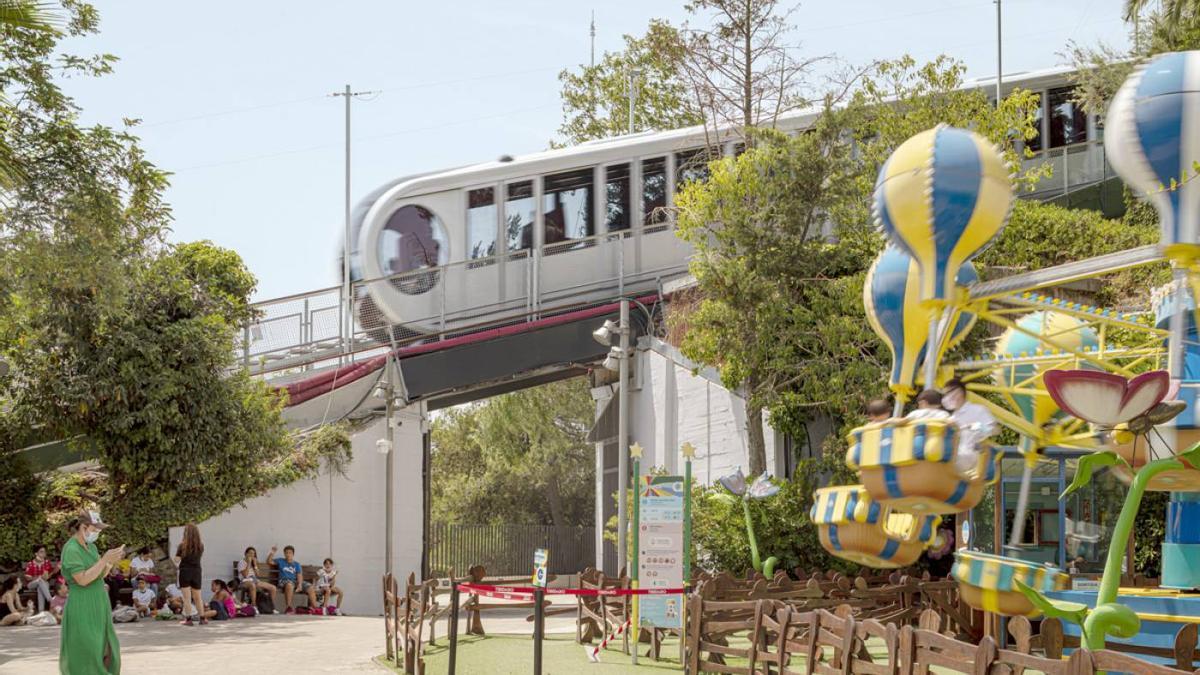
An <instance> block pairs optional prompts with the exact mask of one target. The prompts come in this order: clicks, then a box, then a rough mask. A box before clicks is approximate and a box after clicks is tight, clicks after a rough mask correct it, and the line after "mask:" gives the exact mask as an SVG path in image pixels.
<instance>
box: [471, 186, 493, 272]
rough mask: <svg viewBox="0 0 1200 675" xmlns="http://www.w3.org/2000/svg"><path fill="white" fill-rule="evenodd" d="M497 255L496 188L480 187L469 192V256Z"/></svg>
mask: <svg viewBox="0 0 1200 675" xmlns="http://www.w3.org/2000/svg"><path fill="white" fill-rule="evenodd" d="M494 255H496V190H495V188H490V187H489V188H480V189H478V190H470V191H469V192H467V257H468V258H471V259H475V258H490V257H491V256H494Z"/></svg>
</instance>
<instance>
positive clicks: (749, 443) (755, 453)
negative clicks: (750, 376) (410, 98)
mask: <svg viewBox="0 0 1200 675" xmlns="http://www.w3.org/2000/svg"><path fill="white" fill-rule="evenodd" d="M745 406H746V452H747V453H748V454H749V455H750V473H749V475H750V476H757V475H758V474H760V473H762V472H763V471H766V470H767V442H766V439H765V438H763V427H762V416H763V408H762V406H761V405H758V404H753V403H751V402H750V401H749V400H747V401H746V403H745Z"/></svg>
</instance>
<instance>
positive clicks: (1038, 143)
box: [1025, 93, 1046, 152]
mask: <svg viewBox="0 0 1200 675" xmlns="http://www.w3.org/2000/svg"><path fill="white" fill-rule="evenodd" d="M1045 108H1046V97H1045V95H1044V94H1042V93H1038V107H1037V110H1035V111H1033V128H1034V130H1036V131H1037V135H1036V136H1034V137H1033V138H1030V139H1028V140H1026V141H1025V147H1027V148H1029V149H1030V150H1032V151H1033V152H1041V151H1042V111H1043V110H1045Z"/></svg>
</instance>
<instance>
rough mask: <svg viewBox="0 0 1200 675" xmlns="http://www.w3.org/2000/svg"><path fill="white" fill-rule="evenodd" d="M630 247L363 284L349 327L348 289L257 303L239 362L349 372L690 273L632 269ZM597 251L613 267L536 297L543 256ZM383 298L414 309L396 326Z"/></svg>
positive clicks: (596, 245) (534, 254)
mask: <svg viewBox="0 0 1200 675" xmlns="http://www.w3.org/2000/svg"><path fill="white" fill-rule="evenodd" d="M624 238H625V237H624V236H623V235H622V234H619V233H615V234H603V235H595V236H591V237H587V238H584V239H576V240H571V241H563V242H556V243H555V244H551V245H549V246H547V247H545V248H544V249H543V250H542V251H529V250H522V251H512V252H506V253H502V254H500V255H499V256H494V257H490V258H486V259H485V258H478V259H472V260H465V261H460V262H455V263H451V264H449V265H444V266H441V267H437V268H426V269H419V270H413V271H411V272H406V273H403V274H395V275H390V276H387V277H380V278H376V279H367V280H362V281H359V282H356V283H354V284H353V285H352V286H351V293H350V300H349V303H348V304H349V307H348V310H347V311H348V313H349V317H350V320H349V321H347V318H346V312H345V311H344V310H343V305H344V303H343V300H342V289H341V287H336V286H335V287H330V288H323V289H320V290H316V291H312V292H309V293H302V294H298V295H292V296H288V297H285V298H279V299H275V300H268V301H264V302H260V303H257V304H256V305H255V309H256V310H257V311H258V312H259V318H258V319H257V320H256V321H254V322H253V323H251V324H250V325H248V326H246V327H245V328H244V329H243V340H242V345H241V350H240V354H239V360H240V361H241V362H242V364H243V365H244V366H245V367H247V368H249V369H250V370H251V372H255V373H260V374H261V373H269V372H270V373H278V372H280V371H288V370H307V369H311V368H315V367H320V366H324V365H330V364H337V363H346V362H350V361H354V360H356V359H360V358H364V357H368V356H373V355H375V354H379V353H382V351H383V348H385V347H392V346H395V347H403V346H408V345H412V344H418V343H422V342H428V341H433V340H444V339H449V338H452V337H458V336H462V335H468V334H470V333H474V332H478V331H481V330H488V329H491V328H497V327H500V326H504V325H511V324H515V323H521V322H526V321H533V320H537V319H539V318H542V317H544V316H550V315H553V314H556V313H561V312H563V311H573V310H577V309H583V308H587V307H593V306H597V305H600V304H604V303H606V302H609V301H611V300H612V299H613V298H616V297H618V296H619V295H620V294H622V293H623V292H625V293H627V292H629V291H634V290H636V291H641V290H646V289H649V288H652V287H656V286H657V282H658V280H661V279H662V278H664V277H668V276H673V275H676V274H680V273H683V272H685V271H686V269H687V264H686V262H679V263H674V264H670V265H660V266H659V267H656V268H653V269H644V270H640V271H634V270H629V269H627V267H626V265H625V259H624V255H623V254H622V253H621V250H620V248H619V247H621V246H622V243H621V242H622V239H624ZM597 249H600V250H610V251H612V257H611V258H609V257H606V256H604V255H603V254H600V255H599V257H598V258H589V259H588V261H586V262H582V261H581V264H588V265H596V269H595V273H594V274H592V275H591V276H589V277H588V278H587V279H586V280H585V281H583V282H580V283H575V284H567V285H560V286H558V287H555V288H553V289H549V290H546V291H541V292H539V291H538V290H537V289H536V288H535V281H534V280H535V279H536V273H537V270H538V269H539V268H540V266H541V264H542V261H543V259H544V257H545V256H546V255H549V254H555V255H563V254H567V253H570V252H572V251H575V250H579V251H583V250H586V251H589V255H590V256H596V255H597ZM501 262H502V263H503V264H498V263H501ZM597 263H599V264H597ZM609 265H612V266H613V267H610V266H609ZM614 268H615V269H614ZM609 269H614V271H613V272H607V271H606V270H609ZM378 295H388V296H390V297H392V298H393V299H395V300H396V301H397V302H396V304H401V305H407V306H408V307H409V309H410V312H411V313H410V314H407V315H405V316H403V317H397V316H394V315H393V316H389V315H388V313H387V312H385V311H384V309H383V308H381V307H380V306H379V304H378V302H377V301H376V296H378ZM347 323H349V324H350V326H351V328H350V329H349V332H348V333H347V330H346V329H345V328H344V325H345V324H347Z"/></svg>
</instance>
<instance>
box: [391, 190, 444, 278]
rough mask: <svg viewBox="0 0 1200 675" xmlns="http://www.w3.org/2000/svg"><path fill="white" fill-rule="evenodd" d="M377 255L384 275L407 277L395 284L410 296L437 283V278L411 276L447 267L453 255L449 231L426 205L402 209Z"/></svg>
mask: <svg viewBox="0 0 1200 675" xmlns="http://www.w3.org/2000/svg"><path fill="white" fill-rule="evenodd" d="M377 253H378V256H379V266H380V268H382V269H383V273H384V274H387V275H403V276H400V277H398V278H396V279H394V280H393V281H392V284H393V285H394V286H395V287H396V288H398V289H400V291H402V292H404V293H408V294H410V295H418V294H420V293H424V292H425V291H428V290H429V289H430V288H432V287H433V285H434V284H435V283H436V282H437V275H436V274H435V273H430V274H409V273H410V272H415V271H417V270H421V269H427V268H431V267H437V266H439V265H445V264H446V259H447V257H448V256H449V254H450V246H449V240H448V239H447V238H446V228H445V226H443V225H442V220H441V218H438V217H437V215H436V214H434V212H433V211H430V210H429V209H427V208H425V207H424V206H417V205H416V204H408V205H405V206H402V207H400V208H399V209H397V210H396V211H395V212H394V213H393V214H392V215H391V217H390V218H388V221H387V225H385V226H384V228H383V231H382V232H381V233H380V235H379V250H378V251H377Z"/></svg>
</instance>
